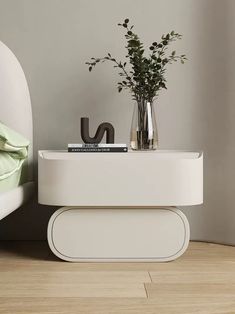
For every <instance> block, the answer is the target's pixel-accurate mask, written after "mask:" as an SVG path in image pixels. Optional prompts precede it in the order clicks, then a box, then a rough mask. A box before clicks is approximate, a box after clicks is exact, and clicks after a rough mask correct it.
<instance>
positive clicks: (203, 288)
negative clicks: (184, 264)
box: [145, 276, 235, 310]
mask: <svg viewBox="0 0 235 314" xmlns="http://www.w3.org/2000/svg"><path fill="white" fill-rule="evenodd" d="M145 287H146V290H147V295H148V297H149V298H157V299H158V301H159V302H161V300H162V301H164V299H165V298H166V296H168V300H169V299H170V302H173V303H174V302H175V303H183V304H187V303H189V304H193V303H197V302H200V303H201V304H204V303H207V304H208V303H209V304H210V303H223V302H231V301H233V302H235V284H214V283H213V284H204V283H200V284H199V283H190V284H185V283H183V284H182V283H181V282H180V276H179V281H178V283H174V284H171V283H170V284H164V283H159V284H156V283H150V284H149V283H147V284H145ZM234 310H235V308H234Z"/></svg>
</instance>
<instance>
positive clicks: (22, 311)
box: [0, 296, 235, 314]
mask: <svg viewBox="0 0 235 314" xmlns="http://www.w3.org/2000/svg"><path fill="white" fill-rule="evenodd" d="M189 303H190V302H184V303H183V302H182V303H179V302H178V303H173V302H171V299H169V298H168V297H167V296H166V297H165V299H164V300H161V302H159V301H158V300H156V299H138V298H136V299H134V298H133V299H128V298H1V297H0V313H1V314H13V313H14V314H145V313H146V314H234V313H235V303H233V302H229V301H228V302H223V303H222V304H220V303H218V302H214V303H210V304H209V303H207V304H206V303H204V304H203V306H202V304H200V303H199V302H194V303H192V304H189Z"/></svg>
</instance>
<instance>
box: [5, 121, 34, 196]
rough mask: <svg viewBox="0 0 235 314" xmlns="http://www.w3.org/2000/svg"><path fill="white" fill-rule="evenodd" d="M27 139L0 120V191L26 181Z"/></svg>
mask: <svg viewBox="0 0 235 314" xmlns="http://www.w3.org/2000/svg"><path fill="white" fill-rule="evenodd" d="M28 146H29V141H28V140H27V139H26V138H24V137H23V136H22V135H20V134H19V133H17V132H16V131H14V130H12V129H10V128H9V127H7V126H6V125H4V124H3V123H1V122H0V192H4V191H7V190H9V189H12V188H14V187H16V186H18V185H20V184H22V183H24V182H25V181H26V172H25V169H26V167H25V166H26V160H27V156H28Z"/></svg>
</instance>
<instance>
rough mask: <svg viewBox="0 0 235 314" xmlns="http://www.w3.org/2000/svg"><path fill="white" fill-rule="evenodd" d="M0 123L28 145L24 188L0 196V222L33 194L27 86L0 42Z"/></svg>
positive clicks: (29, 106) (18, 67) (14, 62)
mask: <svg viewBox="0 0 235 314" xmlns="http://www.w3.org/2000/svg"><path fill="white" fill-rule="evenodd" d="M0 121H1V122H2V123H4V124H5V125H7V126H8V127H9V128H12V129H14V130H15V131H16V132H18V133H20V134H22V135H23V136H24V137H25V138H27V139H28V140H29V141H30V145H29V149H28V158H27V168H28V169H27V179H26V182H25V183H24V184H20V185H18V186H14V187H12V188H11V189H9V190H7V191H6V192H0V220H1V219H3V218H4V217H5V216H7V215H9V214H10V213H11V212H13V211H14V210H16V209H17V208H19V207H20V206H21V205H23V204H24V203H25V202H26V201H27V200H28V199H29V198H30V197H31V196H32V194H33V191H34V182H33V168H32V167H33V166H32V163H33V149H32V144H33V125H32V108H31V101H30V95H29V89H28V84H27V81H26V78H25V75H24V72H23V70H22V68H21V65H20V63H19V62H18V60H17V59H16V57H15V55H14V54H13V53H12V52H11V50H10V49H9V48H8V47H7V46H6V45H5V44H3V43H2V42H0Z"/></svg>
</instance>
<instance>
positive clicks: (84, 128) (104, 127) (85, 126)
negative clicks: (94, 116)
mask: <svg viewBox="0 0 235 314" xmlns="http://www.w3.org/2000/svg"><path fill="white" fill-rule="evenodd" d="M105 132H106V143H109V144H113V143H114V127H113V126H112V124H111V123H108V122H103V123H101V124H100V125H99V127H98V129H97V131H96V133H95V136H94V137H90V135H89V118H85V117H83V118H81V137H82V140H83V142H84V143H88V144H98V143H100V142H101V141H102V138H103V136H104V133H105Z"/></svg>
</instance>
